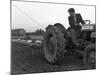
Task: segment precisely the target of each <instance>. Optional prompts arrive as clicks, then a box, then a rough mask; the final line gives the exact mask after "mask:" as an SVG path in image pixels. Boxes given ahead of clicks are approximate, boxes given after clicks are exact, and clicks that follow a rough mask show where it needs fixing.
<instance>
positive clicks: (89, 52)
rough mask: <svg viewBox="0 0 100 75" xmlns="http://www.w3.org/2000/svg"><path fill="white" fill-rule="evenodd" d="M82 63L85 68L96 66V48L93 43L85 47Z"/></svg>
mask: <svg viewBox="0 0 100 75" xmlns="http://www.w3.org/2000/svg"><path fill="white" fill-rule="evenodd" d="M84 63H85V66H86V68H87V69H95V68H96V49H95V44H90V45H88V46H87V47H86V48H85V52H84Z"/></svg>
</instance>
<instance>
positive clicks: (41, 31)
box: [34, 29, 44, 35]
mask: <svg viewBox="0 0 100 75" xmlns="http://www.w3.org/2000/svg"><path fill="white" fill-rule="evenodd" d="M43 33H44V30H42V29H37V30H36V31H35V32H34V34H36V35H43Z"/></svg>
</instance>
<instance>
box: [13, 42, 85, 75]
mask: <svg viewBox="0 0 100 75" xmlns="http://www.w3.org/2000/svg"><path fill="white" fill-rule="evenodd" d="M84 69H85V67H84V64H83V60H82V59H80V58H78V57H76V56H72V55H65V58H64V59H63V61H62V63H61V64H60V65H51V64H49V63H48V62H47V61H46V59H45V58H44V55H43V50H42V48H41V47H33V48H31V47H30V46H28V45H24V44H21V43H18V42H12V46H11V73H12V75H16V74H28V73H42V72H55V71H56V72H58V71H73V70H84Z"/></svg>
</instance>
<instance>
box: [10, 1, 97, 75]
mask: <svg viewBox="0 0 100 75" xmlns="http://www.w3.org/2000/svg"><path fill="white" fill-rule="evenodd" d="M10 9H11V12H10V13H11V74H12V75H16V74H33V73H45V72H60V71H76V70H92V69H96V6H95V5H82V4H69V3H53V2H40V1H29V0H11V8H10Z"/></svg>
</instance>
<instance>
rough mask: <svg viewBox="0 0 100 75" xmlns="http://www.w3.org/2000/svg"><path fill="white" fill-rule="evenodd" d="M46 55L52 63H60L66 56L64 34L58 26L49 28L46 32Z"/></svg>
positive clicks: (44, 45)
mask: <svg viewBox="0 0 100 75" xmlns="http://www.w3.org/2000/svg"><path fill="white" fill-rule="evenodd" d="M43 47H44V55H45V58H46V60H47V61H48V62H49V63H51V64H59V63H60V62H61V60H62V59H63V57H64V48H65V39H64V34H63V33H62V32H61V30H60V29H59V28H58V27H55V26H54V27H52V28H50V29H48V30H47V31H46V32H45V34H44V44H43Z"/></svg>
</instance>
